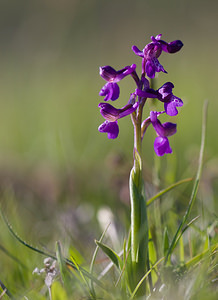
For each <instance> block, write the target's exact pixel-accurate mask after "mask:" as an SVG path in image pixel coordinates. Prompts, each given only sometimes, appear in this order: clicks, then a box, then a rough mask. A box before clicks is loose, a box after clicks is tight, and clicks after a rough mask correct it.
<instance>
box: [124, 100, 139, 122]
mask: <svg viewBox="0 0 218 300" xmlns="http://www.w3.org/2000/svg"><path fill="white" fill-rule="evenodd" d="M138 106H139V102H136V103H135V104H134V105H132V104H127V105H125V106H124V107H123V108H121V109H120V110H119V111H120V113H119V119H121V118H123V117H125V116H128V115H130V114H132V113H133V112H134V111H136V109H137V108H138Z"/></svg>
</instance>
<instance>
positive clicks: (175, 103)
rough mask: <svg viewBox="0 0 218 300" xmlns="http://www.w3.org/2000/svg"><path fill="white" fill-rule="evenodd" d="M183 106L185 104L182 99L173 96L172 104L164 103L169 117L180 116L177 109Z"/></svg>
mask: <svg viewBox="0 0 218 300" xmlns="http://www.w3.org/2000/svg"><path fill="white" fill-rule="evenodd" d="M179 106H183V102H182V100H181V99H180V98H178V97H176V96H174V95H172V97H171V99H170V102H165V103H164V109H165V111H166V114H168V115H169V116H176V115H177V114H178V110H177V109H176V107H179Z"/></svg>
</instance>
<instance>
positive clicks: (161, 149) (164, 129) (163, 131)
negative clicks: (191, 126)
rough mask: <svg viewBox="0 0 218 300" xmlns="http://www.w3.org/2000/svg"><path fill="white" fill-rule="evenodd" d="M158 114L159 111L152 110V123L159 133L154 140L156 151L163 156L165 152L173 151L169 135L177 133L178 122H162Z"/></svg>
mask: <svg viewBox="0 0 218 300" xmlns="http://www.w3.org/2000/svg"><path fill="white" fill-rule="evenodd" d="M157 116H158V112H155V111H151V112H150V121H151V124H152V125H153V127H154V129H155V131H156V133H157V135H158V136H157V137H156V139H155V141H154V151H155V153H156V154H157V155H158V156H163V155H164V154H167V153H172V149H171V147H170V144H169V140H168V138H167V137H168V136H171V135H173V134H175V133H176V124H174V123H170V122H166V123H163V124H161V122H160V121H159V120H158V118H157Z"/></svg>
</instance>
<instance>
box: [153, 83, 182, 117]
mask: <svg viewBox="0 0 218 300" xmlns="http://www.w3.org/2000/svg"><path fill="white" fill-rule="evenodd" d="M173 88H174V85H173V84H172V82H166V83H165V84H164V85H162V87H160V88H159V89H158V93H159V97H158V99H159V100H160V101H162V102H164V109H165V112H166V113H167V114H168V115H169V116H176V115H177V114H178V110H177V107H180V106H183V102H182V100H181V99H180V98H178V97H176V96H174V95H173V93H172V90H173Z"/></svg>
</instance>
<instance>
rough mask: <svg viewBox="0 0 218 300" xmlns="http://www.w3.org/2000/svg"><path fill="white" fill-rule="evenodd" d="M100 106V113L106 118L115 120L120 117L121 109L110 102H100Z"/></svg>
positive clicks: (111, 120)
mask: <svg viewBox="0 0 218 300" xmlns="http://www.w3.org/2000/svg"><path fill="white" fill-rule="evenodd" d="M98 107H100V113H101V114H102V116H103V117H104V118H105V120H107V121H110V122H115V121H116V120H117V119H119V113H120V109H117V108H115V107H113V106H112V105H111V104H108V103H99V105H98Z"/></svg>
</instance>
